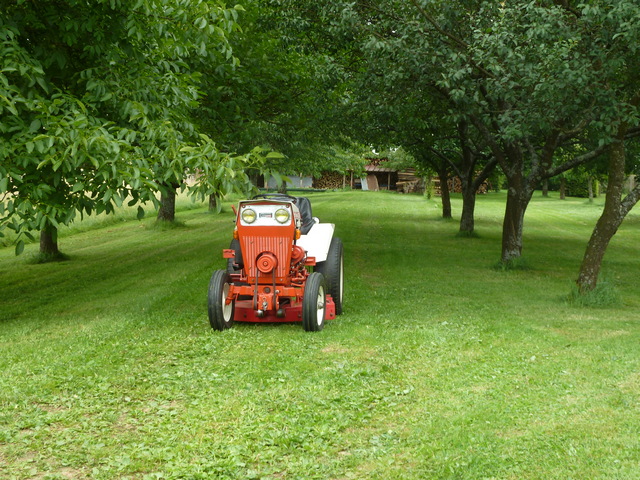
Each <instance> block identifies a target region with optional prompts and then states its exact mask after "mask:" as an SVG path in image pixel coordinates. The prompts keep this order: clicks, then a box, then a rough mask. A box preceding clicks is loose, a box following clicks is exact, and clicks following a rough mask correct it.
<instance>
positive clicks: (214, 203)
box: [209, 194, 218, 212]
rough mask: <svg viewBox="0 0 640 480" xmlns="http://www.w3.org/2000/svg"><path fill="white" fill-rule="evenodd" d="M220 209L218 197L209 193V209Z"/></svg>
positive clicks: (212, 210)
mask: <svg viewBox="0 0 640 480" xmlns="http://www.w3.org/2000/svg"><path fill="white" fill-rule="evenodd" d="M217 210H218V199H217V198H216V196H215V195H214V194H211V195H209V211H210V212H216V211H217Z"/></svg>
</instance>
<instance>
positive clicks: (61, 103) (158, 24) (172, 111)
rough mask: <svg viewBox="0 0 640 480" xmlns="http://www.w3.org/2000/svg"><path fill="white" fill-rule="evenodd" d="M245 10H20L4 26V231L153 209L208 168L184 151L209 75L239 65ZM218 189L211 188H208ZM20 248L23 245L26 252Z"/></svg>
mask: <svg viewBox="0 0 640 480" xmlns="http://www.w3.org/2000/svg"><path fill="white" fill-rule="evenodd" d="M240 10H242V8H241V7H237V8H227V7H226V6H225V5H224V3H222V2H219V1H216V0H210V1H194V2H180V1H177V0H139V1H135V2H134V1H127V0H110V1H98V2H93V3H92V4H87V3H86V2H82V1H76V0H71V1H69V2H66V3H65V4H64V5H61V4H59V2H55V1H42V2H37V4H36V3H34V2H17V3H16V4H13V5H10V6H8V7H7V11H6V15H3V17H2V19H0V42H1V43H0V59H1V60H0V62H1V63H0V116H1V118H2V122H1V123H0V125H1V127H0V136H1V137H2V140H3V141H2V142H1V145H2V147H0V154H1V156H2V159H3V161H2V162H1V164H2V166H1V167H0V174H1V175H2V180H1V181H0V194H2V195H3V201H2V203H1V204H0V205H2V206H1V208H2V211H1V212H0V229H1V228H2V227H9V228H11V229H13V230H15V231H16V232H18V233H19V234H25V235H29V231H32V230H39V229H43V228H44V227H45V225H51V226H53V227H58V226H59V225H60V224H68V223H69V222H71V221H72V220H73V219H74V217H75V215H76V213H77V212H79V213H80V214H81V215H82V214H83V213H91V212H94V211H95V212H101V211H105V212H110V211H113V209H114V207H115V206H119V205H121V204H122V203H123V202H125V201H128V203H129V204H135V203H138V202H140V201H142V202H144V201H155V196H154V192H155V191H156V190H158V189H159V188H160V186H161V185H163V184H166V183H167V182H177V183H182V181H183V180H184V177H185V175H187V174H188V173H189V172H191V171H195V170H198V169H200V168H202V167H203V165H201V164H198V163H197V162H196V160H206V159H205V158H204V157H203V158H197V159H194V158H191V159H189V160H188V159H187V158H186V157H185V156H184V155H183V153H182V147H184V146H185V145H186V144H188V143H189V142H190V141H191V140H193V139H195V138H196V133H197V130H196V127H195V125H194V124H193V122H192V121H191V119H190V113H191V110H192V109H193V108H195V107H196V106H197V105H198V102H199V99H200V93H199V85H200V82H201V78H202V75H201V73H200V72H201V70H202V69H203V66H205V65H206V66H210V65H212V64H213V65H219V66H224V67H225V68H226V67H228V68H233V66H235V65H236V64H237V59H236V58H235V57H233V52H232V48H231V45H230V43H229V40H228V37H229V36H231V35H233V33H234V32H235V31H236V30H237V29H238V25H237V19H238V12H239V11H240ZM209 188H214V186H213V185H209ZM21 248H22V246H21V244H20V243H19V244H18V246H17V251H20V250H21Z"/></svg>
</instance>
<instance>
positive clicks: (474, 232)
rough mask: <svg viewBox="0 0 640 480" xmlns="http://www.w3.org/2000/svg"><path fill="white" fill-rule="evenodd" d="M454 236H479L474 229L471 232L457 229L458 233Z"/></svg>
mask: <svg viewBox="0 0 640 480" xmlns="http://www.w3.org/2000/svg"><path fill="white" fill-rule="evenodd" d="M456 238H471V239H473V238H481V237H480V234H479V233H478V232H476V231H475V230H474V231H472V232H463V231H458V233H456Z"/></svg>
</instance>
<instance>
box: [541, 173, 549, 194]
mask: <svg viewBox="0 0 640 480" xmlns="http://www.w3.org/2000/svg"><path fill="white" fill-rule="evenodd" d="M542 196H543V197H548V196H549V179H548V178H545V179H544V180H543V181H542Z"/></svg>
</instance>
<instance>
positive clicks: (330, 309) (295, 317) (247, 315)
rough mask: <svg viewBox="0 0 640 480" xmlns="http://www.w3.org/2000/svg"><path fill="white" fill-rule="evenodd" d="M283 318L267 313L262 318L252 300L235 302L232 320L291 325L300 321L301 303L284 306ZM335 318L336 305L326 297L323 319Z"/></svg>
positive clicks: (331, 299) (270, 312) (274, 313)
mask: <svg viewBox="0 0 640 480" xmlns="http://www.w3.org/2000/svg"><path fill="white" fill-rule="evenodd" d="M282 311H283V313H284V315H283V316H277V315H276V312H273V311H267V312H265V313H264V315H263V316H262V317H259V316H258V312H257V311H256V310H254V309H253V300H237V301H236V304H235V313H234V315H233V320H234V321H236V322H261V323H273V322H278V323H285V322H288V323H291V322H301V321H302V302H297V303H295V304H290V305H285V306H283V308H282ZM334 318H336V305H335V303H334V302H333V298H331V295H327V298H326V301H325V306H324V319H325V320H333V319H334Z"/></svg>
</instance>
